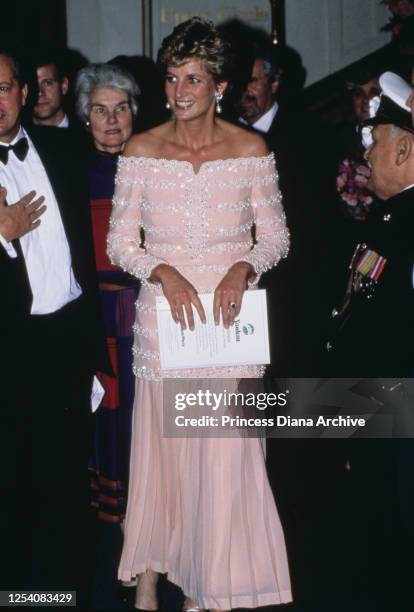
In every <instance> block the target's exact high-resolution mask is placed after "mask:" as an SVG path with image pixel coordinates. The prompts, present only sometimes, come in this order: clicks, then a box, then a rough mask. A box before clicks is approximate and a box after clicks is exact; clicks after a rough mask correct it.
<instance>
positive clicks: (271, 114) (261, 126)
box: [239, 102, 279, 134]
mask: <svg viewBox="0 0 414 612" xmlns="http://www.w3.org/2000/svg"><path fill="white" fill-rule="evenodd" d="M278 110H279V104H278V103H277V102H274V104H273V106H271V107H270V108H269V110H268V111H266V112H265V114H264V115H262V116H261V117H260V119H258V120H257V121H256V122H255V123H252V126H251V127H252V128H254V129H255V130H257V131H258V132H262V133H264V134H266V132H268V131H269V130H270V126H271V125H272V122H273V119H274V118H275V117H276V113H277V111H278ZM239 121H240V123H244V125H248V122H247V121H246V119H243V117H239Z"/></svg>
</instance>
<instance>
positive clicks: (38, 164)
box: [0, 128, 82, 314]
mask: <svg viewBox="0 0 414 612" xmlns="http://www.w3.org/2000/svg"><path fill="white" fill-rule="evenodd" d="M24 136H25V137H26V138H27V140H28V143H29V150H28V153H27V157H26V159H25V160H24V161H23V162H21V161H20V160H19V159H17V157H16V156H15V154H14V152H13V151H10V152H9V159H8V163H7V164H6V165H5V164H2V163H0V184H1V185H2V186H3V187H5V188H6V189H7V201H8V203H9V204H10V203H16V202H17V201H18V200H20V199H21V198H22V197H23V196H24V195H26V194H27V193H28V192H29V191H32V190H35V191H36V196H35V198H38V197H40V196H41V195H42V196H44V197H45V202H44V203H45V205H46V207H47V210H46V212H45V213H44V214H43V215H42V217H41V223H40V225H39V227H37V228H36V229H35V230H33V231H31V232H29V233H28V234H26V235H24V236H22V237H21V238H20V244H21V247H22V251H23V256H24V260H25V264H26V269H27V274H28V277H29V282H30V287H31V290H32V294H33V302H32V307H31V313H32V314H48V313H51V312H55V311H57V310H59V309H60V308H62V307H63V306H65V304H68V303H69V302H71V301H73V300H75V299H76V298H77V297H78V296H79V295H81V293H82V289H81V288H80V286H79V284H78V283H77V281H76V279H75V275H74V273H73V269H72V259H71V254H70V249H69V244H68V241H67V238H66V234H65V229H64V227H63V222H62V217H61V215H60V211H59V206H58V203H57V201H56V197H55V194H54V193H53V189H52V186H51V184H50V181H49V178H48V176H47V174H46V170H45V168H44V166H43V164H42V161H41V159H40V157H39V155H38V153H37V151H36V149H35V147H34V145H33V143H32V142H31V140H30V138H29V137H28V135H27V133H26V132H25V130H24V129H23V128H20V131H19V133H18V134H17V136H16V137H15V138H14V140H13V141H12V142H11V143H10V144H15V143H16V142H17V141H18V140H20V138H22V137H24ZM0 243H1V244H2V245H3V247H4V248H6V251H7V253H8V254H9V256H10V257H16V256H17V254H16V252H15V250H14V248H13V245H12V244H11V243H9V242H7V241H6V240H5V239H4V238H3V237H1V236H0Z"/></svg>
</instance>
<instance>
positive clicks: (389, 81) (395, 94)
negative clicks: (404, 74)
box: [379, 72, 413, 111]
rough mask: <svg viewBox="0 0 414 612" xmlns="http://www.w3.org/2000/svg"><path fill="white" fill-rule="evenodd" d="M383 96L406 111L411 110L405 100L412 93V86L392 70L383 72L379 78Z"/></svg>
mask: <svg viewBox="0 0 414 612" xmlns="http://www.w3.org/2000/svg"><path fill="white" fill-rule="evenodd" d="M379 84H380V86H381V89H382V92H383V94H384V96H387V98H390V100H392V101H393V102H395V104H398V106H399V107H400V108H402V109H404V110H406V111H411V108H410V107H409V106H407V100H408V98H409V97H410V96H411V94H412V93H413V88H412V87H411V86H410V85H409V84H408V83H407V82H406V81H404V79H402V78H401V77H400V76H398V74H395V73H394V72H384V74H382V75H381V76H380V78H379Z"/></svg>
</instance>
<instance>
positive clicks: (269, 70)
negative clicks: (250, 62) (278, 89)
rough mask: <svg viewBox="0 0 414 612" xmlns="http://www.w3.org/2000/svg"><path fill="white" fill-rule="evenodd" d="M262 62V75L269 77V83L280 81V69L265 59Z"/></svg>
mask: <svg viewBox="0 0 414 612" xmlns="http://www.w3.org/2000/svg"><path fill="white" fill-rule="evenodd" d="M258 59H262V58H258ZM262 61H263V69H264V73H265V75H266V76H268V77H269V79H270V81H271V82H272V83H273V81H280V79H281V78H282V74H283V70H282V68H281V67H280V66H277V65H276V64H274V63H273V62H271V61H269V60H267V59H262Z"/></svg>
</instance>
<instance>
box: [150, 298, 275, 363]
mask: <svg viewBox="0 0 414 612" xmlns="http://www.w3.org/2000/svg"><path fill="white" fill-rule="evenodd" d="M199 298H200V300H201V302H202V304H203V306H204V310H205V313H206V319H207V322H206V323H205V324H203V323H201V321H200V319H199V317H198V313H197V312H196V310H195V308H194V307H193V311H194V324H195V329H194V331H190V330H189V329H184V330H182V329H181V326H180V325H179V324H177V323H175V322H174V320H173V318H172V316H171V311H170V306H169V304H168V302H167V300H166V299H165V297H159V296H158V297H157V322H158V337H159V343H160V358H161V369H163V370H177V369H181V368H205V367H209V366H237V365H256V364H266V363H270V353H269V331H268V321H267V302H266V291H265V290H263V289H259V290H257V291H246V292H245V293H244V295H243V302H242V308H241V311H240V314H239V316H238V317H237V318H236V320H235V322H234V325H232V326H230V327H229V328H228V329H225V328H224V326H223V324H222V323H221V322H220V325H215V323H214V317H213V298H214V295H213V293H202V294H200V295H199Z"/></svg>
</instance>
